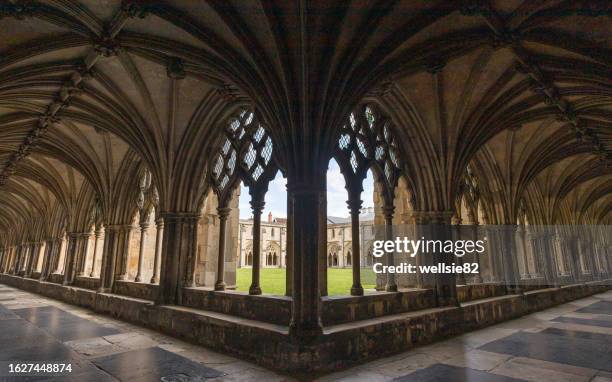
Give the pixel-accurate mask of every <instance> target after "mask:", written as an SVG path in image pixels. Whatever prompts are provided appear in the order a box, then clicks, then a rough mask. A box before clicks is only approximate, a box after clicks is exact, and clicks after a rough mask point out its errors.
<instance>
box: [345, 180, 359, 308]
mask: <svg viewBox="0 0 612 382" xmlns="http://www.w3.org/2000/svg"><path fill="white" fill-rule="evenodd" d="M360 194H361V192H360V191H359V192H351V193H349V200H348V202H347V204H348V207H349V210H350V212H351V256H352V268H353V286H352V287H351V296H363V286H361V264H360V262H361V259H360V258H359V254H360V253H361V250H360V248H359V244H360V241H359V211H360V210H361V205H362V203H363V202H362V200H361V199H360V197H359V195H360ZM342 241H343V242H342V253H344V228H342ZM343 257H344V256H343Z"/></svg>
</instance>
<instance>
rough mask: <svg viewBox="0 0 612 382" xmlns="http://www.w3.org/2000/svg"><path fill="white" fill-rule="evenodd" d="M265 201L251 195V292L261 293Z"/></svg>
mask: <svg viewBox="0 0 612 382" xmlns="http://www.w3.org/2000/svg"><path fill="white" fill-rule="evenodd" d="M264 205H265V202H264V200H263V197H262V196H260V195H258V194H252V195H251V209H252V210H253V268H252V272H253V277H252V281H251V286H250V288H249V294H253V295H259V294H261V285H260V283H259V277H260V270H261V213H262V211H263V208H264Z"/></svg>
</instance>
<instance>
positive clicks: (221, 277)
mask: <svg viewBox="0 0 612 382" xmlns="http://www.w3.org/2000/svg"><path fill="white" fill-rule="evenodd" d="M231 211H232V209H231V208H229V207H226V206H223V207H221V206H220V207H219V208H217V213H218V215H219V257H218V259H217V281H216V282H215V290H225V250H226V248H227V243H226V241H227V239H226V233H227V217H228V216H229V214H230V212H231Z"/></svg>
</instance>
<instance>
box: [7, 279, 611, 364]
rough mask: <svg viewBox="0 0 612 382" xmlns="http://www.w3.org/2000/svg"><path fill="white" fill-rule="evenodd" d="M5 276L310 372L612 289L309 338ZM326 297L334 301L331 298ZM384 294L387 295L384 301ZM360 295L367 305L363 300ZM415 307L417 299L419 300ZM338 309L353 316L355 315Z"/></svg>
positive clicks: (418, 314) (402, 316)
mask: <svg viewBox="0 0 612 382" xmlns="http://www.w3.org/2000/svg"><path fill="white" fill-rule="evenodd" d="M0 282H2V283H4V284H7V285H11V286H14V287H17V288H21V289H24V290H27V291H30V292H34V293H40V294H42V295H45V296H48V297H52V298H56V299H59V300H62V301H66V302H68V303H71V304H75V305H79V306H83V307H86V308H89V309H92V310H94V311H96V312H98V313H103V314H107V315H111V316H113V317H117V318H120V319H122V320H126V321H129V322H133V323H136V324H139V325H143V326H146V327H149V328H153V329H156V330H160V331H162V332H164V333H168V334H171V335H173V336H177V337H180V338H184V339H186V340H189V341H192V342H195V343H198V344H201V345H205V346H208V347H211V348H214V349H218V350H222V351H226V352H229V353H232V354H235V355H238V356H240V357H243V358H245V359H248V360H252V361H254V362H257V363H259V364H261V365H263V366H267V367H270V368H276V369H283V370H293V371H305V372H306V371H315V370H317V371H331V370H335V369H338V368H343V367H347V366H349V365H352V364H356V363H358V362H363V361H365V360H371V359H375V358H379V357H382V356H385V355H390V354H393V353H397V352H400V351H403V350H406V349H410V348H412V347H414V346H417V345H422V344H427V343H430V342H433V341H435V340H437V339H440V338H446V337H449V336H453V335H457V334H461V333H464V332H466V331H470V330H474V329H478V328H482V327H486V326H489V325H492V324H495V323H499V322H502V321H505V320H508V319H511V318H516V317H519V316H522V315H525V314H528V313H532V312H535V311H538V310H541V309H545V308H548V307H552V306H555V305H558V304H562V303H564V302H568V301H572V300H575V299H579V298H582V297H585V296H589V295H592V294H595V293H599V292H602V291H605V290H608V289H609V285H606V284H604V283H601V282H591V283H587V284H580V285H574V286H566V287H563V288H550V289H545V290H539V291H533V292H528V293H525V294H524V295H507V296H498V297H491V298H484V299H480V300H474V301H470V302H466V303H462V304H461V305H460V306H458V307H444V308H427V309H421V310H415V311H404V312H401V313H397V311H392V310H389V309H388V310H386V311H384V309H383V311H380V312H379V314H378V315H376V316H374V317H375V318H370V319H361V320H359V319H357V320H354V321H351V322H344V323H342V324H336V325H332V326H326V327H325V328H324V334H323V335H321V336H319V337H317V338H316V339H315V341H314V342H312V343H310V344H303V343H299V342H295V341H293V340H292V338H291V337H290V336H289V330H288V327H287V326H286V325H278V324H273V323H269V322H263V321H256V320H252V319H247V318H241V317H236V316H233V315H228V314H224V313H219V312H213V311H210V310H201V309H196V308H192V307H183V306H159V305H154V304H153V303H152V302H150V301H147V300H143V299H137V298H133V297H127V296H120V295H114V294H107V293H96V292H94V291H91V290H86V289H81V288H76V287H67V286H61V285H57V284H53V283H45V282H38V281H36V280H30V279H24V278H21V277H17V276H11V275H0ZM491 290H494V289H491ZM188 293H192V297H191V298H193V299H194V300H195V299H196V298H197V296H206V298H208V303H209V304H212V305H209V306H213V305H215V304H216V306H217V307H218V308H219V309H230V308H231V305H232V304H238V305H237V306H240V304H242V306H248V305H253V306H254V305H256V304H258V303H260V302H262V301H266V302H268V300H263V299H265V298H264V297H258V298H252V297H253V296H244V298H243V296H240V295H237V296H232V297H230V298H226V297H227V296H228V295H229V294H225V295H223V296H222V298H219V297H220V295H219V294H212V293H205V291H199V290H195V289H193V290H189V291H188ZM421 293H424V292H421ZM477 293H488V292H477ZM410 295H411V294H410V293H406V294H405V296H406V297H404V296H401V295H397V296H399V297H397V296H396V297H395V298H399V299H403V298H408V297H409V296H410ZM417 295H418V294H417ZM425 295H426V294H425ZM211 296H213V297H211ZM382 296H385V295H382ZM413 296H414V294H413ZM234 297H235V299H234V300H232V298H234ZM362 299H363V300H361V301H360V299H358V298H356V299H345V300H346V301H342V299H338V301H340V302H337V308H338V309H339V310H340V311H341V309H340V308H339V307H340V306H343V308H342V309H348V310H349V311H363V312H367V311H368V310H369V309H374V310H376V309H380V306H379V305H378V304H379V302H377V301H374V300H372V299H368V298H362ZM417 300H418V299H417ZM211 301H212V302H211ZM281 301H282V303H280V304H279V305H280V306H282V304H287V302H286V301H284V300H282V299H281V300H277V299H270V300H269V302H268V304H269V305H270V309H272V305H274V303H277V302H281ZM326 301H327V303H331V304H333V302H330V299H326ZM384 301H385V299H384V298H383V299H382V306H383V308H384V305H385V304H384ZM389 301H391V300H387V304H392V303H393V301H391V302H389ZM360 302H361V304H363V306H360V305H361V304H360ZM395 303H396V305H395V306H396V308H395V309H399V308H398V307H408V306H409V305H401V304H400V303H399V302H397V301H395ZM223 304H229V305H228V306H224V305H223ZM350 304H353V305H352V306H351V305H350ZM389 306H392V305H389ZM347 307H348V308H347ZM251 308H252V307H251ZM387 308H388V306H387ZM414 308H416V306H413V309H414ZM253 309H255V308H253ZM230 310H231V309H230ZM254 311H255V310H254ZM384 312H387V313H386V314H385V313H384ZM390 312H392V313H390ZM338 317H340V318H342V317H344V318H342V319H344V320H347V319H346V317H347V316H342V315H339V316H338ZM355 317H358V316H355ZM359 317H361V316H359Z"/></svg>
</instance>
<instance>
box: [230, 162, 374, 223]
mask: <svg viewBox="0 0 612 382" xmlns="http://www.w3.org/2000/svg"><path fill="white" fill-rule="evenodd" d="M286 184H287V180H286V179H285V178H283V177H282V175H281V173H280V171H279V172H278V174H277V175H276V178H274V180H273V181H272V182H270V186H269V187H268V193H267V194H266V206H265V207H264V212H263V214H262V219H263V220H265V219H267V218H268V213H269V212H272V215H273V216H274V217H280V218H284V217H287V189H286ZM373 194H374V178H373V176H372V172H371V171H368V177H367V178H366V179H365V181H364V183H363V193H362V194H361V199H362V200H363V207H364V208H365V207H372V206H373V205H374V203H373V199H372V197H373ZM347 198H348V194H347V192H346V189H345V188H344V177H343V176H342V173H341V172H340V167H339V166H338V164H337V163H336V161H335V160H333V159H332V160H331V161H330V163H329V168H328V170H327V215H328V216H336V217H348V216H349V211H348V208H347V206H346V200H347ZM249 202H250V195H249V190H248V188H246V187H244V185H243V184H241V185H240V202H239V208H240V218H241V219H248V218H249V217H251V216H252V214H251V206H250V204H249Z"/></svg>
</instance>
